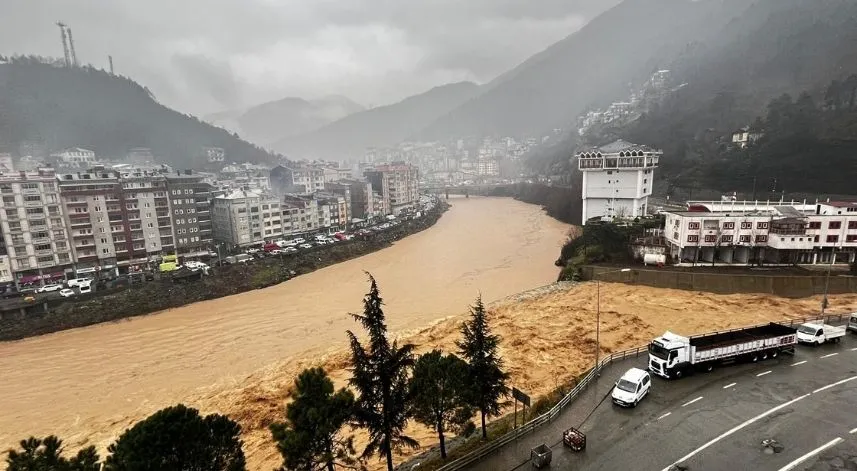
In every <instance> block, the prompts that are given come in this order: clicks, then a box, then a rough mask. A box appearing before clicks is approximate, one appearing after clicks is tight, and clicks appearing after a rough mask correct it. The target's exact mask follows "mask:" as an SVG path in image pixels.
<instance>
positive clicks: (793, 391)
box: [471, 334, 857, 471]
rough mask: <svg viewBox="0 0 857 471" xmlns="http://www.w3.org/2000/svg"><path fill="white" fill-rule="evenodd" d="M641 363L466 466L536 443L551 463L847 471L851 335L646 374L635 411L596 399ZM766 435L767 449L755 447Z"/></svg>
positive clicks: (851, 432) (505, 458)
mask: <svg viewBox="0 0 857 471" xmlns="http://www.w3.org/2000/svg"><path fill="white" fill-rule="evenodd" d="M645 364H646V359H645V357H644V356H642V355H641V356H640V357H638V358H633V359H630V360H625V361H624V362H619V363H616V364H614V365H611V366H610V367H609V368H607V369H605V370H604V371H603V373H602V376H601V379H600V380H599V381H598V383H597V384H596V385H595V387H590V388H588V389H587V391H586V392H585V394H584V395H582V396H581V397H580V398H579V399H578V400H577V401H575V402H574V403H573V405H572V406H570V407H569V408H567V409H566V411H564V413H563V414H562V415H560V417H558V418H557V419H556V420H555V421H554V422H553V423H551V424H549V425H546V426H544V427H542V428H540V429H538V430H537V431H536V432H535V433H534V434H531V435H528V436H526V437H524V438H522V439H521V440H519V441H518V442H517V443H515V444H513V445H510V446H507V447H506V448H504V449H502V450H500V451H498V452H497V453H495V454H494V455H492V456H490V457H488V458H486V459H485V460H483V461H481V462H479V463H478V464H477V465H475V466H473V467H472V468H471V469H478V470H489V469H490V470H512V469H528V468H529V467H530V465H529V463H528V462H527V459H528V457H529V452H530V449H531V448H533V447H534V446H537V445H539V444H541V443H546V444H548V445H549V446H551V447H552V449H553V461H552V463H551V467H552V468H553V469H574V470H592V471H595V470H604V471H607V470H610V471H612V470H656V471H657V470H664V471H666V470H668V469H669V468H670V466H672V465H673V464H676V463H679V464H681V465H682V467H680V468H675V469H687V470H694V471H696V470H724V469H736V470H737V469H758V470H769V469H770V470H779V471H786V470H792V469H794V470H818V471H820V470H828V469H848V470H857V336H854V335H853V334H849V335H847V336H846V339H845V340H844V341H843V342H842V343H840V344H830V345H823V346H817V347H811V346H803V345H801V346H798V347H797V349H796V352H795V355H793V356H792V355H781V356H780V357H779V358H777V359H772V360H767V361H763V362H760V363H756V364H740V365H733V366H724V367H722V368H720V369H716V370H715V371H714V372H712V373H707V374H697V375H694V376H691V377H688V378H684V379H680V380H675V381H667V380H662V379H660V378H657V377H654V378H653V385H652V393H651V394H650V395H649V397H647V398H645V399H644V400H643V402H641V403H640V405H639V406H638V407H637V408H636V409H621V408H619V407H617V406H614V405H613V404H612V403H611V402H610V399H609V398H607V399H606V400H604V401H603V402H601V401H602V399H604V398H605V397H606V396H607V394H608V393H609V392H610V388H611V387H612V385H613V382H614V381H616V379H618V377H619V376H621V374H622V373H623V372H624V371H625V370H626V369H628V368H630V367H632V366H637V367H640V368H644V367H645ZM581 424H582V425H581ZM570 426H575V427H579V428H581V429H582V430H583V431H584V433H586V435H587V449H586V451H584V452H583V453H574V452H571V451H570V450H568V449H564V448H563V447H562V445H561V444H560V437H561V432H562V430H564V429H566V428H568V427H570ZM768 439H773V440H775V441H776V442H777V443H778V444H779V445H780V446H777V447H775V448H776V452H774V451H772V450H771V449H770V448H766V447H763V446H762V441H763V440H768ZM790 466H791V467H790Z"/></svg>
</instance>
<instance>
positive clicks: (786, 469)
mask: <svg viewBox="0 0 857 471" xmlns="http://www.w3.org/2000/svg"><path fill="white" fill-rule="evenodd" d="M844 441H845V440H843V439H842V438H840V437H836V438H834V439H833V440H830V441H829V442H827V443H825V444H824V445H821V446H820V447H818V448H816V449H815V450H812V451H810V452H809V453H807V454H805V455H803V456H801V457H800V458H798V459H796V460H794V461H792V462H791V463H789V464H787V465H785V466H783V467H782V468H780V470H779V471H789V470H792V469H795V468H796V467H797V466H798V465H799V464H801V463H803V462H804V461H806V460H808V459H810V458H812V457H813V456H815V455H817V454H819V453H821V452H822V451H824V450H826V449H828V448H830V447H832V446H836V445H838V444H839V443H842V442H844Z"/></svg>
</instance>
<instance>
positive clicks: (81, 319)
mask: <svg viewBox="0 0 857 471" xmlns="http://www.w3.org/2000/svg"><path fill="white" fill-rule="evenodd" d="M448 209H449V205H448V204H447V203H445V202H441V203H440V204H438V205H437V206H436V207H435V209H433V210H431V211H429V212H426V214H424V215H423V217H421V218H419V219H413V220H408V221H404V222H402V223H401V224H399V225H398V226H393V227H392V228H390V229H388V230H386V231H383V232H379V233H376V234H373V235H371V236H369V237H368V238H365V239H352V240H350V241H344V242H339V243H337V244H335V245H332V246H325V247H319V248H317V249H315V250H313V251H310V252H299V253H296V254H293V255H283V256H281V257H269V258H264V259H261V260H254V261H253V262H252V263H246V264H235V265H225V266H223V267H215V268H213V269H212V274H211V276H207V277H203V278H202V279H201V280H198V281H194V282H190V283H174V282H173V281H171V280H170V279H164V280H157V281H149V282H146V283H143V284H139V285H133V286H131V287H129V288H127V289H123V290H120V291H118V292H114V293H110V294H107V295H105V296H94V297H91V298H89V299H87V300H82V301H66V302H63V303H62V304H59V305H58V306H56V307H55V308H52V309H51V310H49V311H47V312H26V313H19V312H7V313H4V314H3V315H2V316H0V341H8V340H19V339H23V338H27V337H32V336H35V335H43V334H48V333H51V332H58V331H61V330H66V329H73V328H77V327H85V326H88V325H93V324H98V323H102V322H110V321H116V320H121V319H127V318H130V317H136V316H142V315H146V314H152V313H155V312H159V311H164V310H167V309H172V308H177V307H181V306H185V305H188V304H192V303H196V302H200V301H207V300H211V299H217V298H222V297H224V296H231V295H234V294H238V293H243V292H247V291H252V290H256V289H261V288H266V287H268V286H273V285H276V284H279V283H283V282H285V281H288V280H289V279H291V278H294V277H295V276H300V275H305V274H307V273H311V272H313V271H315V270H318V269H320V268H324V267H327V266H330V265H333V264H336V263H341V262H344V261H346V260H350V259H353V258H357V257H361V256H364V255H367V254H370V253H373V252H376V251H378V250H381V249H384V248H386V247H389V246H390V245H392V244H393V243H394V242H396V241H397V240H401V239H403V238H405V237H407V236H409V235H412V234H416V233H418V232H421V231H423V230H426V229H428V228H430V227H432V226H433V225H434V224H435V223H436V222H437V221H438V220H439V219H440V217H441V216H442V215H443V213H444V212H446V211H447V210H448Z"/></svg>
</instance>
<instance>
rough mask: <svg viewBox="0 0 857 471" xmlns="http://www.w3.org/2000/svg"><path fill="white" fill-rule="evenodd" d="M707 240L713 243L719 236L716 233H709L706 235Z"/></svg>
mask: <svg viewBox="0 0 857 471" xmlns="http://www.w3.org/2000/svg"><path fill="white" fill-rule="evenodd" d="M705 242H707V243H709V244H713V243H715V242H717V236H716V235H707V236H705Z"/></svg>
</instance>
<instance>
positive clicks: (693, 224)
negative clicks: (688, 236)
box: [687, 222, 699, 231]
mask: <svg viewBox="0 0 857 471" xmlns="http://www.w3.org/2000/svg"><path fill="white" fill-rule="evenodd" d="M687 228H688V229H690V230H692V231H694V230H697V229H699V223H698V222H689V223H687Z"/></svg>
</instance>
